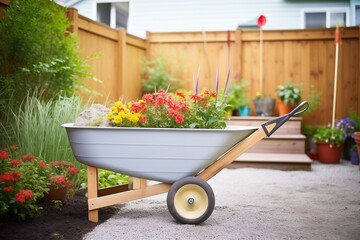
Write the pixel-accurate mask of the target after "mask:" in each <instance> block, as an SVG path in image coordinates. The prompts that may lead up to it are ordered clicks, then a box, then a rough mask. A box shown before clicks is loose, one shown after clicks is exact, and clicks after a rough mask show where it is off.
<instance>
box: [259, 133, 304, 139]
mask: <svg viewBox="0 0 360 240" xmlns="http://www.w3.org/2000/svg"><path fill="white" fill-rule="evenodd" d="M264 139H268V140H269V139H301V140H303V139H306V137H305V136H304V135H302V134H273V135H271V136H270V137H269V138H264Z"/></svg>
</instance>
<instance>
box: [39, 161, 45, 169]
mask: <svg viewBox="0 0 360 240" xmlns="http://www.w3.org/2000/svg"><path fill="white" fill-rule="evenodd" d="M38 165H39V167H40V168H42V169H45V168H46V163H44V162H43V161H39V162H38Z"/></svg>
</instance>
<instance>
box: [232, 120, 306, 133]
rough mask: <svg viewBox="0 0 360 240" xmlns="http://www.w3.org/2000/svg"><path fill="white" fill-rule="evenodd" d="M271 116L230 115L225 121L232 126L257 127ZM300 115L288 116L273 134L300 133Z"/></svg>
mask: <svg viewBox="0 0 360 240" xmlns="http://www.w3.org/2000/svg"><path fill="white" fill-rule="evenodd" d="M269 119H273V117H270V118H269V117H231V118H230V119H229V120H227V121H226V123H227V124H229V125H234V126H252V127H258V126H261V124H263V123H265V122H266V121H268V120H269ZM301 121H302V118H301V117H293V118H290V119H289V120H288V121H287V122H286V123H285V124H284V125H283V126H281V127H280V128H279V129H278V130H277V131H276V132H275V133H274V135H283V134H300V133H301Z"/></svg>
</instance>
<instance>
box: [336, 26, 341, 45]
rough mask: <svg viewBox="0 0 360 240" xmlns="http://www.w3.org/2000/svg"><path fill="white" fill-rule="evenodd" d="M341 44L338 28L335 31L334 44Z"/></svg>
mask: <svg viewBox="0 0 360 240" xmlns="http://www.w3.org/2000/svg"><path fill="white" fill-rule="evenodd" d="M339 43H340V44H341V33H340V29H339V27H336V29H335V44H339Z"/></svg>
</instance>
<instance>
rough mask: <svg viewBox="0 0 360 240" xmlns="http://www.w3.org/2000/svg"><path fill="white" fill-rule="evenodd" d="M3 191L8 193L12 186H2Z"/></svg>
mask: <svg viewBox="0 0 360 240" xmlns="http://www.w3.org/2000/svg"><path fill="white" fill-rule="evenodd" d="M3 191H4V192H9V193H10V192H12V191H14V188H13V186H7V187H4V188H3Z"/></svg>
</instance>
